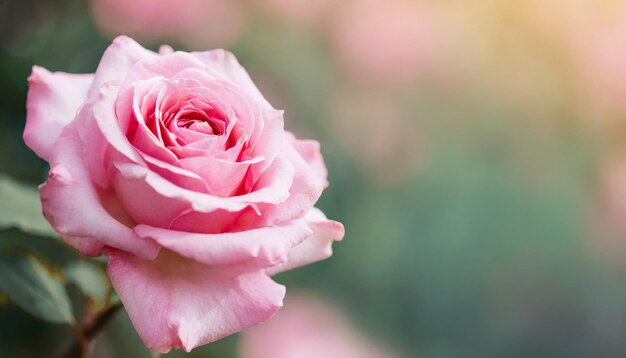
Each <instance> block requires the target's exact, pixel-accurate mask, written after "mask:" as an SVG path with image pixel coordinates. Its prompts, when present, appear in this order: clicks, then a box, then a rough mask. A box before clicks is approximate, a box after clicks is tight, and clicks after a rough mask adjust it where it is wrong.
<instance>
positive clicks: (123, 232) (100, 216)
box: [39, 164, 159, 258]
mask: <svg viewBox="0 0 626 358" xmlns="http://www.w3.org/2000/svg"><path fill="white" fill-rule="evenodd" d="M77 173H78V172H75V173H74V175H76V174H77ZM92 185H93V184H91V183H89V182H88V181H86V179H85V178H81V177H79V176H78V175H76V176H73V175H72V174H71V173H70V172H69V171H68V170H67V169H66V168H65V167H64V166H63V165H62V164H57V165H55V166H53V167H52V168H51V169H50V173H49V176H48V180H47V181H46V183H45V184H43V185H41V186H40V187H39V192H40V194H41V204H42V208H43V213H44V216H45V217H46V219H47V220H48V221H49V222H50V224H51V225H52V227H54V229H55V230H56V231H57V232H59V233H61V234H62V236H63V238H64V239H65V241H66V242H67V243H68V244H70V245H72V246H74V247H76V248H77V249H79V250H80V252H82V253H83V254H85V255H91V256H96V255H99V254H100V250H101V249H102V247H103V246H104V245H109V246H113V247H117V248H120V249H124V250H128V251H130V252H133V253H135V254H136V255H139V256H141V257H145V258H154V257H156V255H157V253H158V251H159V246H158V245H156V244H154V243H153V242H150V241H148V240H145V239H141V238H139V237H138V236H137V235H135V234H134V232H133V231H132V230H131V229H129V228H128V227H126V226H124V225H122V224H121V223H120V222H119V221H117V220H115V219H114V218H113V217H111V215H110V214H109V213H108V212H107V211H106V210H105V208H104V207H103V206H102V204H101V202H100V198H99V197H98V193H97V192H96V190H95V188H94V187H93V186H92Z"/></svg>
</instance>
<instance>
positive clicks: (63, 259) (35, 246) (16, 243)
mask: <svg viewBox="0 0 626 358" xmlns="http://www.w3.org/2000/svg"><path fill="white" fill-rule="evenodd" d="M2 249H4V250H5V251H6V250H9V251H15V250H26V251H28V252H31V253H33V254H34V255H35V256H37V257H39V258H41V259H43V260H44V261H45V263H46V264H48V265H50V266H53V267H54V268H55V269H58V270H62V271H63V273H64V274H65V277H66V278H67V280H68V281H69V282H70V283H71V284H73V285H74V286H76V287H77V288H78V289H79V290H80V291H81V292H82V293H83V294H84V295H85V296H87V297H89V298H90V299H91V300H92V301H94V302H99V303H102V302H103V301H104V299H105V298H106V294H107V292H108V290H109V289H110V284H109V280H108V279H107V276H106V272H105V271H104V263H101V262H99V261H97V259H86V258H83V257H82V256H81V255H80V254H79V253H78V251H76V250H75V249H73V248H71V247H69V246H67V245H66V244H65V243H63V242H62V241H60V240H58V239H55V238H50V237H41V236H36V235H31V234H27V233H24V232H21V231H19V230H16V229H11V230H5V231H0V250H2Z"/></svg>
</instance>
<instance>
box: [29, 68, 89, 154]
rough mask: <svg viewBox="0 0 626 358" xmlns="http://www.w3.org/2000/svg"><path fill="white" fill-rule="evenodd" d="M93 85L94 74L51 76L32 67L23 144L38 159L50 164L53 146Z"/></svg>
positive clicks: (55, 74) (42, 70) (57, 74)
mask: <svg viewBox="0 0 626 358" xmlns="http://www.w3.org/2000/svg"><path fill="white" fill-rule="evenodd" d="M91 82H93V75H91V74H84V75H82V74H81V75H76V74H68V73H63V72H54V73H51V72H49V71H48V70H46V69H45V68H43V67H38V66H34V67H33V72H32V74H31V75H30V77H29V78H28V86H29V89H28V97H27V99H26V128H24V142H26V145H28V146H29V147H30V148H31V149H32V150H33V151H34V152H35V153H37V155H38V156H39V157H41V158H43V159H44V160H46V161H49V160H50V157H51V155H52V154H51V152H52V151H53V149H54V142H55V141H56V140H57V138H58V137H59V134H61V130H63V128H64V127H65V126H66V125H67V124H68V123H70V122H71V121H72V120H74V118H75V117H76V112H77V111H78V108H79V107H80V105H81V104H83V102H85V101H86V100H87V91H88V90H89V86H90V85H91Z"/></svg>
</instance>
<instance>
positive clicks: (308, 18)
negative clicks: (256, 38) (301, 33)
mask: <svg viewBox="0 0 626 358" xmlns="http://www.w3.org/2000/svg"><path fill="white" fill-rule="evenodd" d="M255 2H256V4H257V6H258V7H259V9H260V10H261V11H262V12H263V13H265V14H267V15H269V16H271V17H273V18H277V19H279V21H281V22H283V23H286V24H287V25H290V26H291V27H293V28H298V29H311V28H316V27H319V26H320V25H321V24H322V22H324V21H325V20H327V18H328V16H329V12H330V9H331V7H332V5H333V2H332V1H331V0H256V1H255Z"/></svg>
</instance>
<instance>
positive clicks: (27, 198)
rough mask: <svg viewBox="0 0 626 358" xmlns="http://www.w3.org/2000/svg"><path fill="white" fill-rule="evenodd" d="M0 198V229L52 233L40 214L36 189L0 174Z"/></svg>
mask: <svg viewBox="0 0 626 358" xmlns="http://www.w3.org/2000/svg"><path fill="white" fill-rule="evenodd" d="M0 198H2V200H0V229H8V228H18V229H20V230H22V231H25V232H30V233H36V234H40V235H54V230H52V228H51V227H50V225H49V224H48V223H47V222H46V220H45V219H44V218H43V216H42V214H41V204H40V202H39V193H38V192H37V190H35V189H34V188H30V187H27V186H24V185H22V184H20V183H17V182H15V181H14V180H12V179H11V178H9V177H7V176H6V175H2V174H0Z"/></svg>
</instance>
